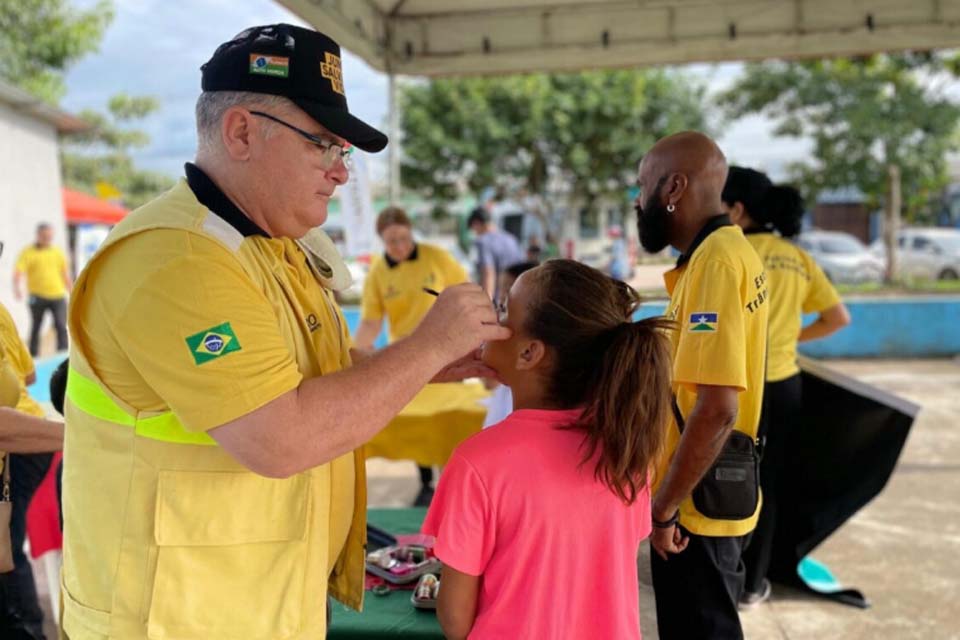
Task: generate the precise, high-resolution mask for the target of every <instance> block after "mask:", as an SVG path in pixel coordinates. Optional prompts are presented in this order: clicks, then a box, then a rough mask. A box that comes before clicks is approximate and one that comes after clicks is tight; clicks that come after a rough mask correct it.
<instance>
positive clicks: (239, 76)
mask: <svg viewBox="0 0 960 640" xmlns="http://www.w3.org/2000/svg"><path fill="white" fill-rule="evenodd" d="M200 71H201V72H202V74H203V79H202V81H201V87H202V88H203V90H204V91H251V92H253V93H268V94H270V95H275V96H284V97H286V98H289V99H290V100H291V101H292V102H293V103H294V104H296V105H297V106H298V107H300V108H301V109H303V110H304V111H306V112H307V114H309V115H310V117H311V118H313V119H314V120H316V121H317V122H319V123H320V124H322V125H323V126H324V127H326V128H327V129H329V130H330V131H332V132H333V133H335V134H337V135H338V136H340V137H341V138H343V139H344V140H346V141H347V142H349V143H350V144H352V145H354V146H355V147H358V148H360V149H363V150H364V151H370V152H377V151H380V150H382V149H383V148H384V147H385V146H387V136H385V135H384V134H383V133H382V132H380V131H378V130H377V129H374V128H373V127H371V126H370V125H368V124H367V123H366V122H364V121H362V120H360V119H359V118H357V117H355V116H352V115H350V112H349V111H348V109H347V96H346V93H345V92H344V88H343V71H342V66H341V62H340V45H338V44H337V43H336V42H334V41H333V40H331V39H330V38H328V37H327V36H325V35H323V34H322V33H320V32H318V31H314V30H312V29H305V28H303V27H297V26H294V25H292V24H271V25H265V26H262V27H251V28H249V29H246V30H245V31H242V32H241V33H240V34H238V35H237V36H236V37H235V38H234V39H233V40H231V41H230V42H225V43H223V44H222V45H220V46H219V47H217V50H216V51H215V52H214V53H213V57H212V58H210V60H209V61H207V63H206V64H204V65H203V66H202V67H200Z"/></svg>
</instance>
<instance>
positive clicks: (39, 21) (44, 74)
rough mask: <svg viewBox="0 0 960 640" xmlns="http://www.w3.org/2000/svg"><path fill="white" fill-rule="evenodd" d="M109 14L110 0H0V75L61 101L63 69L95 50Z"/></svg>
mask: <svg viewBox="0 0 960 640" xmlns="http://www.w3.org/2000/svg"><path fill="white" fill-rule="evenodd" d="M112 19H113V5H112V3H111V2H110V1H109V0H99V1H98V2H97V3H96V4H95V5H93V6H92V7H90V8H89V9H85V10H81V9H75V8H73V7H71V6H70V4H69V2H67V1H66V0H0V60H3V64H0V78H2V79H3V80H4V81H6V82H8V83H10V84H13V85H16V86H18V87H20V88H22V89H24V90H26V91H29V92H30V93H32V94H33V95H35V96H37V97H39V98H41V99H43V100H45V101H47V102H49V103H51V104H57V103H59V102H60V100H61V99H62V98H63V96H64V94H65V93H66V86H65V84H64V81H63V72H64V71H65V70H66V69H67V67H69V66H70V64H72V63H73V62H76V61H77V60H79V59H80V58H82V57H83V56H85V55H86V54H88V53H91V52H93V51H96V49H97V47H98V46H99V45H100V40H101V39H102V38H103V33H104V31H105V30H106V28H107V25H109V24H110V21H111V20H112Z"/></svg>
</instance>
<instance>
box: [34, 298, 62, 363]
mask: <svg viewBox="0 0 960 640" xmlns="http://www.w3.org/2000/svg"><path fill="white" fill-rule="evenodd" d="M47 311H49V312H50V313H52V314H53V326H54V327H56V329H57V351H66V350H67V301H66V299H65V298H58V299H56V300H54V299H51V298H41V297H39V296H30V316H31V320H32V324H31V326H30V355H32V356H36V355H37V354H38V353H39V352H40V326H41V325H42V324H43V316H45V315H46V313H47Z"/></svg>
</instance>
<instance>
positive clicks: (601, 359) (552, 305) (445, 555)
mask: <svg viewBox="0 0 960 640" xmlns="http://www.w3.org/2000/svg"><path fill="white" fill-rule="evenodd" d="M639 303H640V300H639V297H638V295H637V293H636V292H635V291H634V290H633V289H631V288H630V287H629V286H627V285H626V284H624V283H622V282H618V281H615V280H613V279H612V278H610V277H608V276H606V275H603V274H602V273H600V272H599V271H597V270H596V269H592V268H590V267H587V266H585V265H583V264H580V263H578V262H574V261H572V260H551V261H550V262H547V263H545V264H544V265H542V266H540V267H537V268H535V269H531V270H530V271H527V272H526V273H524V274H523V275H521V276H520V277H519V278H518V279H517V281H516V283H515V284H514V285H513V287H512V288H511V289H510V292H509V294H508V300H507V304H506V307H505V308H502V309H501V318H500V323H501V324H502V325H504V326H506V327H509V328H510V329H511V331H512V333H513V335H512V336H511V338H510V339H508V340H504V341H503V342H498V343H488V344H486V345H485V346H484V347H483V361H484V363H486V364H487V365H488V366H489V367H491V368H492V369H494V370H495V371H496V372H497V374H498V377H499V378H500V379H501V380H502V381H503V383H504V384H506V385H509V386H510V387H511V389H512V390H513V405H514V412H513V413H512V414H511V415H510V416H509V417H508V418H507V419H506V420H504V421H503V422H501V423H499V424H497V425H494V426H493V427H491V428H490V429H487V430H485V431H482V432H480V433H479V434H477V435H475V436H473V437H472V438H470V439H469V440H467V441H465V442H464V443H463V444H461V445H460V447H458V448H457V450H456V452H454V454H453V457H452V458H451V459H450V463H449V464H448V466H447V467H446V469H445V470H444V472H443V477H441V479H440V485H439V487H438V488H437V494H436V497H435V498H434V502H433V504H432V506H431V507H430V511H429V513H428V514H427V518H426V520H425V521H424V525H423V532H424V533H426V534H429V535H434V536H436V538H437V544H436V553H437V557H438V558H440V560H441V561H442V562H443V565H444V566H443V571H442V576H441V583H442V587H441V589H440V596H439V602H438V607H437V614H438V617H439V619H440V625H441V627H442V628H443V631H444V633H445V634H446V637H448V638H464V637H467V636H468V635H469V637H470V638H617V639H618V640H629V639H630V638H634V639H638V638H639V637H640V615H639V611H638V608H637V600H638V598H639V597H640V596H639V586H638V582H637V566H636V565H637V552H638V550H639V546H640V543H641V541H642V540H643V539H644V538H646V537H647V536H648V535H649V534H650V531H651V519H650V482H651V475H652V473H653V469H654V465H655V462H656V460H657V457H658V456H659V454H660V452H661V450H662V448H663V444H664V442H665V440H666V422H667V419H668V416H669V415H670V374H671V368H672V367H671V353H670V343H669V341H668V339H667V336H666V335H665V332H664V331H663V330H662V329H664V328H665V327H666V326H667V325H666V322H665V321H664V320H662V319H648V320H642V321H640V322H634V321H633V313H634V312H635V311H636V309H637V306H638V305H639Z"/></svg>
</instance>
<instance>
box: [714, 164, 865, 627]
mask: <svg viewBox="0 0 960 640" xmlns="http://www.w3.org/2000/svg"><path fill="white" fill-rule="evenodd" d="M722 199H723V206H724V208H725V209H726V213H728V214H729V215H730V219H731V221H732V222H734V223H735V224H738V225H740V226H741V227H742V228H743V232H744V233H745V234H746V237H747V240H748V241H749V242H750V244H751V245H753V248H754V249H756V251H757V254H758V255H759V256H760V258H761V259H762V260H763V263H764V266H765V267H766V271H767V280H768V282H769V284H770V298H769V304H770V320H769V323H770V324H769V334H768V336H767V384H766V388H765V391H764V401H765V402H764V405H765V408H766V410H765V414H766V415H764V416H763V417H762V419H761V423H760V433H759V435H760V437H761V438H762V437H766V446H765V447H764V451H763V459H762V460H761V462H760V487H761V489H762V491H763V507H762V509H761V511H760V519H759V521H758V522H757V528H756V529H755V530H754V532H753V536H752V537H751V540H750V544H749V546H748V547H747V550H746V551H745V552H744V554H743V561H744V564H745V565H746V584H745V587H744V593H743V596H742V597H741V599H740V607H741V609H746V608H750V607H752V606H756V605H758V604H760V603H761V602H763V601H765V600H766V599H767V598H769V597H770V592H771V587H770V581H769V580H767V577H766V576H767V569H768V568H769V565H770V554H771V550H772V546H773V534H774V529H775V524H776V520H777V508H778V504H779V502H780V500H779V499H778V498H779V495H778V494H779V483H778V476H777V474H778V471H780V470H781V469H782V468H783V465H784V462H785V459H786V454H787V447H788V443H789V439H790V434H791V432H792V431H793V430H794V429H796V428H797V424H796V422H797V416H799V415H800V410H801V404H802V388H801V382H800V367H798V366H797V343H799V342H806V341H807V340H815V339H817V338H823V337H825V336H828V335H830V334H831V333H834V332H835V331H839V330H840V329H842V328H843V327H845V326H846V325H848V324H849V323H850V314H849V313H848V312H847V308H846V307H845V306H844V304H843V303H842V302H841V301H840V297H839V295H837V291H836V289H834V288H833V285H832V284H830V281H829V280H828V279H827V277H826V275H825V274H824V273H823V270H822V269H821V268H820V267H819V266H818V265H817V263H816V262H815V261H814V260H813V258H812V257H811V256H810V254H808V253H807V252H806V251H804V250H803V249H801V248H800V247H798V246H797V245H795V244H794V243H793V242H790V239H791V238H793V237H794V236H796V235H797V234H798V233H800V228H801V219H802V218H803V212H804V205H803V199H802V198H801V197H800V194H799V193H798V192H797V190H796V189H794V188H793V187H788V186H775V185H774V184H773V183H772V182H771V181H770V178H768V177H767V176H766V175H764V174H763V173H760V172H759V171H754V170H753V169H746V168H743V167H730V173H729V174H727V182H726V185H725V186H724V188H723V196H722ZM805 313H818V314H819V318H818V319H817V320H816V321H815V322H812V323H810V324H809V325H807V326H806V327H802V328H801V322H802V316H803V314H805Z"/></svg>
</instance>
